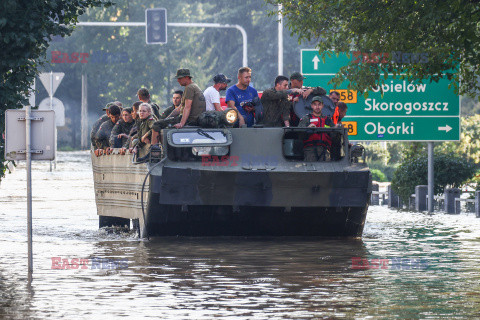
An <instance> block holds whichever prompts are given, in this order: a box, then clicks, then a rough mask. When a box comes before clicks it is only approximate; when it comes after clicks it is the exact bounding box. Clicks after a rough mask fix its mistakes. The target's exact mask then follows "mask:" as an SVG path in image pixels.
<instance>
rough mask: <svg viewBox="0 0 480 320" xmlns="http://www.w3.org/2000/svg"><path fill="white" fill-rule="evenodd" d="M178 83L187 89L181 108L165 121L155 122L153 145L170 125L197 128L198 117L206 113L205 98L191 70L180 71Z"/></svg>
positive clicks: (177, 76) (178, 127)
mask: <svg viewBox="0 0 480 320" xmlns="http://www.w3.org/2000/svg"><path fill="white" fill-rule="evenodd" d="M176 78H177V81H178V83H179V84H180V85H181V86H182V87H185V91H184V92H183V96H182V101H181V103H180V107H178V108H176V109H175V110H173V111H172V113H170V115H169V116H168V117H167V118H165V119H160V120H158V121H155V123H154V125H153V128H152V129H153V132H152V144H156V143H158V141H159V140H160V138H161V137H160V132H161V130H162V129H165V128H166V127H168V126H169V125H173V126H174V127H175V128H176V129H181V128H183V127H184V126H185V125H188V126H196V125H197V124H198V122H197V120H198V117H199V116H200V115H201V114H202V113H203V112H205V97H204V96H203V92H202V90H200V88H199V87H198V85H197V84H196V83H195V82H193V80H192V76H191V75H190V70H189V69H178V70H177V75H176Z"/></svg>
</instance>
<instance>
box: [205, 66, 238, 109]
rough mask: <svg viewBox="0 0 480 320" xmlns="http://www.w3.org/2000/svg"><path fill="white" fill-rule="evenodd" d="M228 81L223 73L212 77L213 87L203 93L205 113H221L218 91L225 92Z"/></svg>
mask: <svg viewBox="0 0 480 320" xmlns="http://www.w3.org/2000/svg"><path fill="white" fill-rule="evenodd" d="M230 81H232V80H230V79H228V78H227V77H226V76H225V75H224V74H223V73H219V74H217V75H216V76H215V77H213V82H214V85H213V86H210V87H208V88H207V89H205V91H203V95H204V96H205V103H206V110H207V111H214V110H216V111H223V109H222V106H221V105H220V91H222V90H226V89H227V86H228V83H229V82H230Z"/></svg>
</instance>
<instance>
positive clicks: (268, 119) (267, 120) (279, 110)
mask: <svg viewBox="0 0 480 320" xmlns="http://www.w3.org/2000/svg"><path fill="white" fill-rule="evenodd" d="M291 93H297V94H302V93H303V90H302V89H297V88H294V89H288V78H287V77H285V76H278V77H276V78H275V87H273V88H270V89H267V90H265V91H263V94H262V98H261V101H262V105H263V123H264V125H265V127H283V126H285V127H289V126H290V107H291V103H290V102H289V101H288V95H289V94H291Z"/></svg>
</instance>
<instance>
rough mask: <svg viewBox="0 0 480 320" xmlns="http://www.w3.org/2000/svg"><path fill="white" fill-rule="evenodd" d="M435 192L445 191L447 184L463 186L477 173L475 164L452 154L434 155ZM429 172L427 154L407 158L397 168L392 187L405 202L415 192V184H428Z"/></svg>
mask: <svg viewBox="0 0 480 320" xmlns="http://www.w3.org/2000/svg"><path fill="white" fill-rule="evenodd" d="M433 162H434V164H433V170H434V193H435V194H438V193H441V192H443V190H444V188H445V187H447V186H451V187H461V186H462V185H463V184H464V183H465V182H466V181H468V180H469V179H471V178H473V176H474V175H475V165H474V164H473V163H471V162H470V161H468V160H466V159H464V158H462V157H460V156H456V155H452V154H441V153H435V155H434V161H433ZM427 172H428V159H427V154H426V153H425V152H424V153H422V154H420V155H417V156H416V157H411V158H408V159H405V160H404V161H403V162H402V164H401V165H400V166H399V167H398V168H397V169H396V170H395V173H394V174H393V179H392V188H393V191H394V192H395V193H397V194H398V195H399V196H400V197H401V198H402V200H403V201H404V202H407V201H408V199H409V197H410V195H411V194H412V193H414V192H415V186H418V185H426V184H427V183H428V181H427Z"/></svg>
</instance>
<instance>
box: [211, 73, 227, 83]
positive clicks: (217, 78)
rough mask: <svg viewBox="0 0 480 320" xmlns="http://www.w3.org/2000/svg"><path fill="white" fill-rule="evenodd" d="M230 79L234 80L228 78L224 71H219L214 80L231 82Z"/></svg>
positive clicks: (216, 81)
mask: <svg viewBox="0 0 480 320" xmlns="http://www.w3.org/2000/svg"><path fill="white" fill-rule="evenodd" d="M230 81H232V80H231V79H228V78H227V77H226V76H225V75H224V74H223V73H219V74H217V75H216V76H215V77H213V82H215V83H229V82H230Z"/></svg>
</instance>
